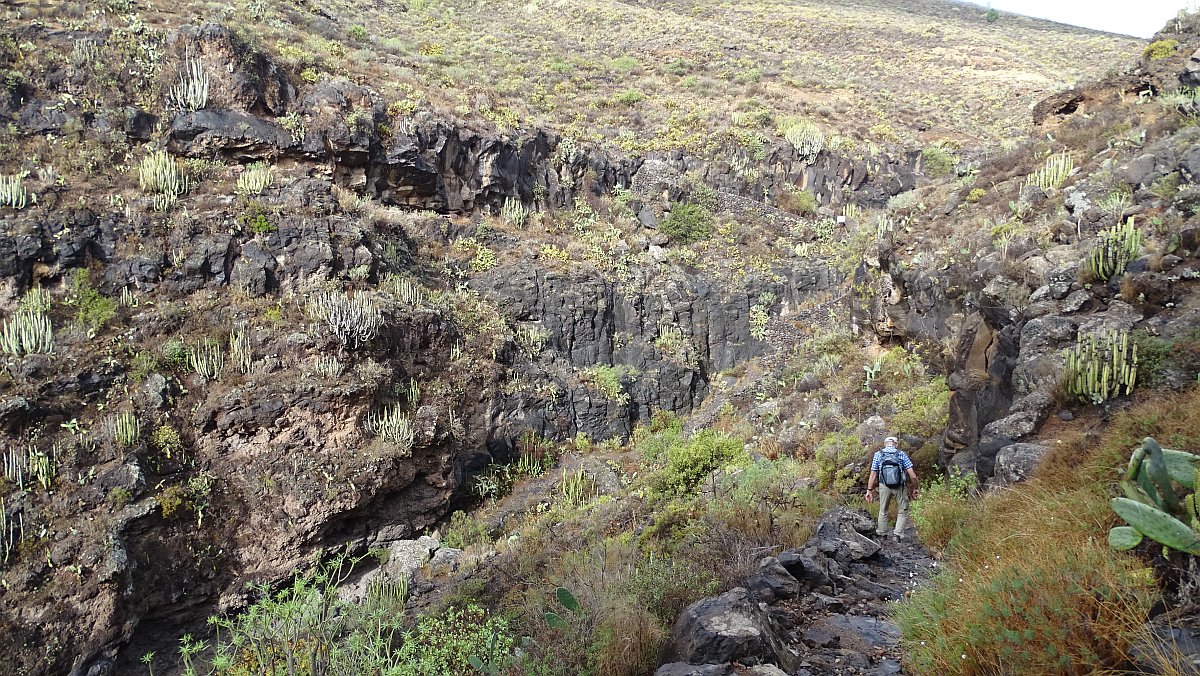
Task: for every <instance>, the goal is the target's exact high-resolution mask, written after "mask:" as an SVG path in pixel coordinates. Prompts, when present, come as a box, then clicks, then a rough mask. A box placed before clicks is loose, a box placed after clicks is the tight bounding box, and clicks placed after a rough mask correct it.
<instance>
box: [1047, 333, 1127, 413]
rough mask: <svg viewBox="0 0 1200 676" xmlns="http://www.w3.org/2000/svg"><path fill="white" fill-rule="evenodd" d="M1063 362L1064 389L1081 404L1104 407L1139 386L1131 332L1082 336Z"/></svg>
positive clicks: (1066, 352)
mask: <svg viewBox="0 0 1200 676" xmlns="http://www.w3.org/2000/svg"><path fill="white" fill-rule="evenodd" d="M1063 358H1064V359H1065V360H1066V365H1065V369H1064V373H1063V383H1064V387H1065V388H1066V390H1067V392H1068V393H1069V394H1071V395H1074V396H1076V397H1078V398H1079V399H1080V400H1082V401H1085V402H1088V403H1091V404H1102V403H1104V402H1105V401H1107V400H1108V399H1111V398H1113V397H1116V396H1120V395H1121V394H1122V392H1124V394H1129V393H1130V392H1132V391H1133V386H1134V384H1136V383H1137V364H1138V349H1137V345H1136V344H1134V343H1133V342H1132V341H1130V340H1129V332H1128V331H1110V332H1108V333H1102V334H1095V333H1089V334H1086V335H1085V334H1081V335H1080V336H1079V338H1078V339H1077V340H1076V342H1075V347H1073V348H1071V349H1068V350H1064V351H1063Z"/></svg>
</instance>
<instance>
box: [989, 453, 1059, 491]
mask: <svg viewBox="0 0 1200 676" xmlns="http://www.w3.org/2000/svg"><path fill="white" fill-rule="evenodd" d="M1048 450H1050V449H1049V448H1047V447H1045V446H1042V445H1041V444H1010V445H1008V446H1005V447H1004V448H1001V449H1000V450H999V452H997V453H996V473H995V475H994V476H993V477H992V482H991V483H992V485H995V486H1010V485H1012V484H1015V483H1020V482H1022V481H1024V480H1026V479H1028V478H1029V475H1031V474H1032V473H1033V470H1034V469H1035V468H1037V465H1038V463H1039V462H1041V459H1042V457H1044V456H1045V455H1046V452H1047V451H1048Z"/></svg>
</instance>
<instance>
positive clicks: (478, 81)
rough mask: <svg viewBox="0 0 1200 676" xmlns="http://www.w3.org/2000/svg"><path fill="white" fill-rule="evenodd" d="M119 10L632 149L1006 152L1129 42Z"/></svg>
mask: <svg viewBox="0 0 1200 676" xmlns="http://www.w3.org/2000/svg"><path fill="white" fill-rule="evenodd" d="M119 4H122V3H120V2H116V0H114V2H110V3H109V5H119ZM138 10H139V12H140V15H141V16H142V17H143V19H144V20H145V21H146V22H147V23H148V24H149V25H154V26H157V27H160V28H167V27H172V26H175V25H178V24H181V23H184V22H193V23H198V22H201V21H204V20H206V19H211V18H216V19H220V20H222V21H223V22H225V23H227V24H228V25H231V26H238V27H241V30H242V31H243V34H244V36H245V37H246V38H247V39H249V40H250V41H252V42H257V43H258V44H259V46H260V47H261V48H264V49H266V50H267V51H270V52H273V53H276V54H278V55H280V56H281V57H283V60H284V61H285V62H287V63H289V64H290V65H291V66H293V67H294V69H295V72H297V73H300V72H303V71H306V70H307V71H308V73H309V77H316V76H323V75H325V74H333V75H347V76H349V77H351V78H352V79H355V80H358V81H361V82H364V83H367V84H369V85H371V86H373V87H377V88H379V89H380V90H381V91H383V93H384V94H385V95H387V96H388V97H389V98H392V99H396V100H401V101H404V102H405V103H404V104H402V105H404V106H411V105H418V106H429V105H432V106H434V107H437V108H441V109H448V110H454V111H455V112H456V113H457V114H459V115H461V116H463V117H475V116H477V115H482V116H483V117H487V118H489V119H491V120H492V121H494V122H496V123H497V124H499V125H501V126H502V127H509V128H511V127H513V126H517V125H520V126H526V127H528V126H533V125H544V126H551V127H555V128H558V129H561V130H563V131H565V132H566V133H567V134H569V135H572V136H575V137H577V138H580V139H589V140H594V141H597V142H613V141H616V142H617V143H619V144H620V145H622V146H623V147H624V148H626V149H627V150H630V151H635V152H640V151H647V150H653V149H663V148H671V147H679V146H687V147H691V148H693V149H701V148H703V147H704V146H705V144H706V143H707V142H709V141H710V140H711V138H712V136H713V135H712V133H711V132H712V131H713V130H720V129H723V128H725V127H727V126H728V125H729V121H730V114H731V113H732V112H733V111H736V110H742V111H753V110H764V111H766V112H767V113H769V114H770V115H772V116H774V117H776V118H779V117H781V116H807V117H813V118H819V119H821V120H822V122H823V125H824V126H825V127H826V130H827V132H829V133H836V134H840V135H842V136H843V137H846V138H848V139H850V140H852V141H854V142H855V143H862V142H872V143H881V144H886V143H901V142H902V143H904V144H905V145H909V146H913V145H924V144H926V143H928V142H931V141H935V140H940V139H953V140H957V141H961V142H963V143H965V144H966V145H969V146H975V145H979V144H981V143H989V142H990V143H994V142H997V141H1000V140H1002V139H1014V138H1017V137H1019V136H1021V135H1022V134H1023V132H1026V131H1027V130H1028V128H1029V115H1028V111H1029V108H1030V106H1032V104H1033V103H1035V102H1036V101H1037V100H1039V98H1040V97H1041V96H1042V95H1044V94H1047V93H1049V92H1052V91H1055V90H1058V89H1060V88H1062V87H1064V86H1067V85H1070V84H1073V83H1074V82H1076V81H1084V80H1087V79H1091V78H1094V77H1096V76H1099V75H1101V74H1103V73H1105V72H1107V71H1109V70H1112V69H1114V68H1118V67H1120V66H1122V65H1124V64H1126V63H1128V62H1129V61H1130V60H1131V57H1132V56H1133V55H1134V54H1135V53H1136V50H1137V49H1138V45H1139V42H1138V41H1136V40H1133V39H1131V38H1124V37H1120V36H1114V35H1107V34H1101V33H1096V32H1090V31H1085V30H1079V29H1073V28H1069V27H1066V26H1062V25H1058V24H1052V23H1049V22H1044V21H1036V20H1032V19H1027V18H1024V17H1016V16H1007V15H1006V16H1003V17H1002V18H1001V19H1000V20H999V21H997V22H995V23H993V24H988V23H987V22H985V21H984V19H983V10H980V9H975V8H970V7H963V6H958V5H954V4H951V3H945V2H933V1H929V0H920V1H918V2H906V3H902V4H901V5H900V6H898V5H897V3H891V2H884V1H882V0H872V1H868V2H856V3H852V4H848V3H840V2H832V1H831V0H801V1H794V2H774V1H769V0H756V1H755V2H737V3H733V2H724V3H703V2H695V1H694V0H693V1H686V0H668V1H667V2H621V1H618V0H598V1H591V0H589V1H587V2H584V1H583V0H532V1H531V2H528V3H518V2H500V3H477V2H463V1H461V0H460V1H444V0H411V1H410V2H408V3H406V4H386V5H384V4H381V3H375V2H367V1H366V0H344V1H342V2H336V3H315V2H304V1H297V2H281V1H278V0H255V1H254V2H246V3H237V4H236V5H230V4H226V3H217V2H204V1H202V0H192V1H189V2H182V3H159V4H158V5H157V6H155V7H145V8H142V7H138ZM14 14H19V15H20V16H22V17H24V18H39V19H41V20H43V21H45V22H47V23H49V24H51V25H54V24H59V25H62V26H64V27H68V28H70V27H80V26H84V25H94V23H95V22H97V21H103V20H105V17H114V16H115V13H109V14H104V13H101V14H99V15H98V16H97V15H96V14H95V13H94V11H89V10H88V9H86V8H83V6H81V5H79V4H78V3H64V2H48V3H32V4H25V5H19V6H18V9H17V10H15V12H14ZM1080 55H1088V57H1087V58H1081V57H1080ZM763 119H764V124H769V122H765V120H766V119H767V118H763Z"/></svg>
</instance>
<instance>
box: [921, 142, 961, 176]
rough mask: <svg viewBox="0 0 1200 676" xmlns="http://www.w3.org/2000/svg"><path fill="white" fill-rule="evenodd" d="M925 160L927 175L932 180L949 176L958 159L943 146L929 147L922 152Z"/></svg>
mask: <svg viewBox="0 0 1200 676" xmlns="http://www.w3.org/2000/svg"><path fill="white" fill-rule="evenodd" d="M921 157H923V158H924V159H925V175H926V176H929V177H931V178H941V177H942V176H949V175H950V174H951V173H952V172H953V171H954V168H955V167H956V166H958V158H957V157H955V156H954V155H953V154H952V153H950V151H948V150H946V149H945V148H943V147H942V146H937V145H934V146H929V147H927V148H925V149H924V150H922V151H921Z"/></svg>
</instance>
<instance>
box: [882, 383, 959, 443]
mask: <svg viewBox="0 0 1200 676" xmlns="http://www.w3.org/2000/svg"><path fill="white" fill-rule="evenodd" d="M891 403H892V406H893V407H894V408H895V411H896V412H895V414H893V415H892V416H891V428H892V430H893V431H894V432H896V433H905V434H913V435H916V436H919V437H926V438H928V437H932V436H935V435H937V434H941V432H942V431H943V430H945V429H946V423H947V422H948V421H949V419H950V388H949V387H947V386H946V380H945V378H934V379H933V380H931V381H929V382H927V383H925V384H923V385H917V386H915V387H910V388H908V389H905V390H901V391H899V392H896V393H895V394H894V395H892V400H891Z"/></svg>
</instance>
